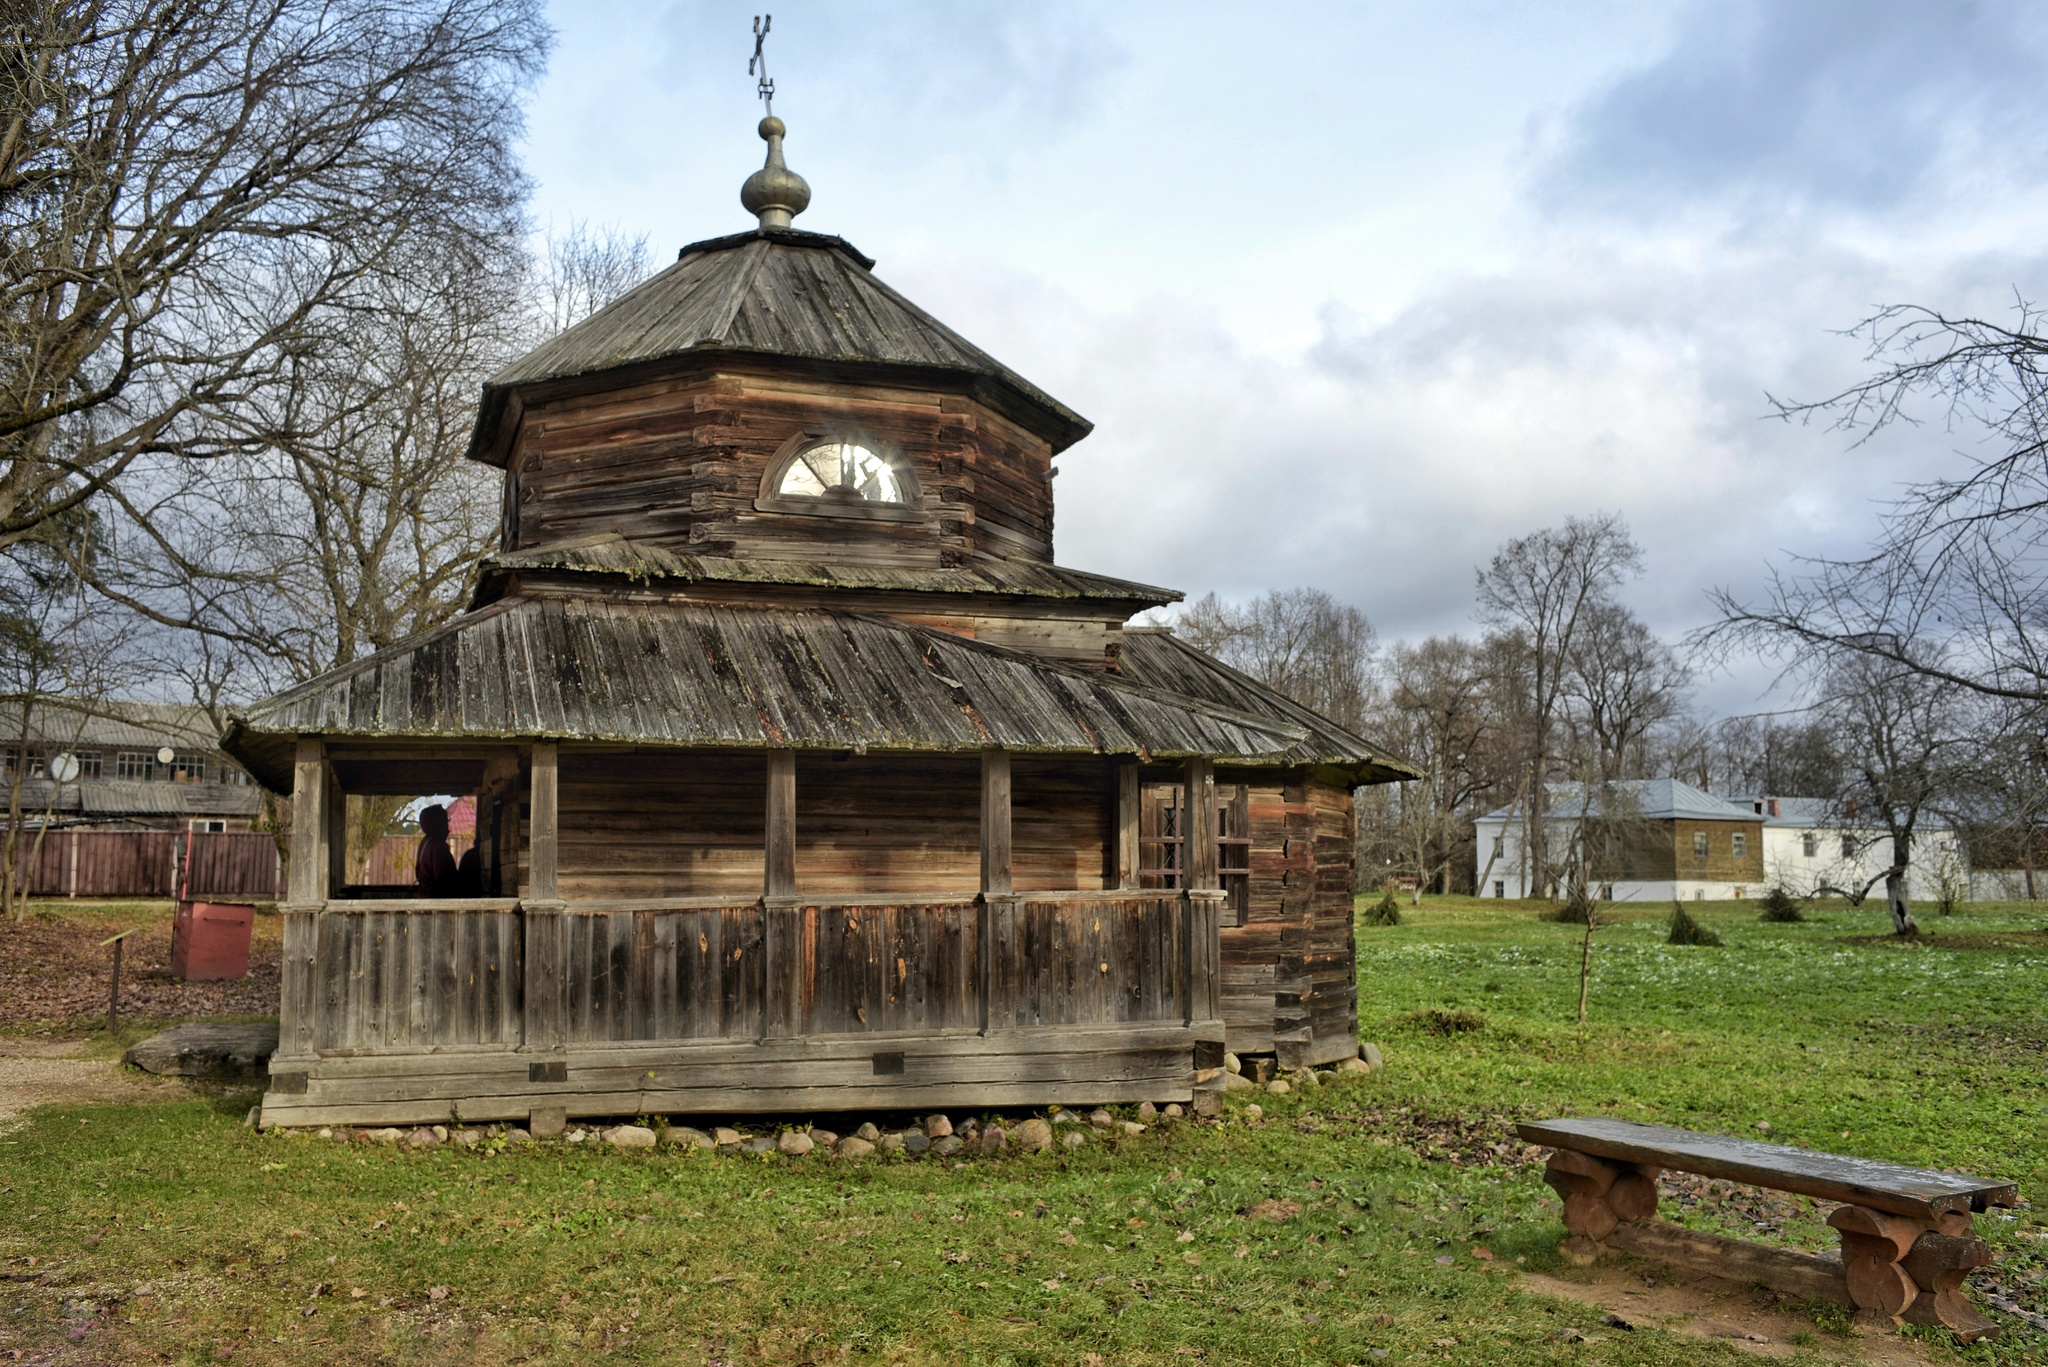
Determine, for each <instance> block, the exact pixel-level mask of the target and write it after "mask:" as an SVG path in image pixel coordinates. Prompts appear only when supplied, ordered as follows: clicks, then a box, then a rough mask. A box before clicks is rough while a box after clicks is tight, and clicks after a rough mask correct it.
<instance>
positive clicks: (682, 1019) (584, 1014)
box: [560, 903, 761, 1044]
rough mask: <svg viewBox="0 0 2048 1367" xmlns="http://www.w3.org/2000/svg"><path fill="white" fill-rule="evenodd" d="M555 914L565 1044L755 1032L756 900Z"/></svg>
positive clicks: (735, 1035)
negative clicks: (563, 980) (560, 942)
mask: <svg viewBox="0 0 2048 1367" xmlns="http://www.w3.org/2000/svg"><path fill="white" fill-rule="evenodd" d="M560 920H561V923H562V934H563V936H564V937H565V939H566V940H567V944H566V946H565V948H564V952H563V955H562V962H563V964H564V965H566V969H565V972H566V974H567V979H568V982H567V988H568V991H567V993H566V999H567V1015H568V1024H567V1028H566V1032H565V1039H566V1042H567V1043H569V1044H589V1043H596V1042H601V1041H606V1040H664V1039H745V1038H752V1037H754V1036H756V1035H758V1034H760V1032H761V975H760V972H759V967H760V954H761V910H760V907H759V906H758V905H755V904H752V903H749V904H746V905H734V906H729V907H706V908H697V909H692V910H688V911H631V912H579V913H572V914H570V915H566V916H563V917H561V918H560Z"/></svg>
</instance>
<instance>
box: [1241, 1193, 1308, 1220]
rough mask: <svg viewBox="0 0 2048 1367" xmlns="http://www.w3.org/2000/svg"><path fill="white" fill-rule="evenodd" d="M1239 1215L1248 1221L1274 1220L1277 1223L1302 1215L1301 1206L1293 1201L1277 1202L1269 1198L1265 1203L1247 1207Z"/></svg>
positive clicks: (1260, 1202)
mask: <svg viewBox="0 0 2048 1367" xmlns="http://www.w3.org/2000/svg"><path fill="white" fill-rule="evenodd" d="M1238 1214H1239V1215H1242V1216H1244V1217H1245V1218H1246V1219H1247V1220H1273V1221H1276V1222H1277V1221H1280V1220H1292V1219H1293V1218H1294V1217H1295V1216H1297V1215H1299V1214H1301V1206H1300V1205H1299V1204H1297V1203H1296V1202H1293V1201H1276V1200H1273V1199H1272V1198H1270V1197H1268V1198H1267V1199H1266V1200H1264V1201H1258V1202H1254V1203H1253V1204H1251V1205H1249V1206H1246V1207H1245V1208H1244V1209H1243V1210H1241V1211H1239V1212H1238Z"/></svg>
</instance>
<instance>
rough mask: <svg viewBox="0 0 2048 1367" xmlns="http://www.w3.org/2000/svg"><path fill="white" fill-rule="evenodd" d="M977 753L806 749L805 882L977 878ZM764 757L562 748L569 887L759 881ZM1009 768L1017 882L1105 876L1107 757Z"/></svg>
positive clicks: (810, 889) (671, 892) (743, 886)
mask: <svg viewBox="0 0 2048 1367" xmlns="http://www.w3.org/2000/svg"><path fill="white" fill-rule="evenodd" d="M980 763H981V762H980V760H979V759H978V758H975V757H972V756H930V757H919V758H906V757H899V756H860V755H851V754H848V755H843V756H831V755H810V754H805V755H800V756H799V757H798V759H797V777H796V832H797V855H796V874H797V889H798V891H799V892H800V893H801V894H804V895H813V894H816V895H828V894H843V895H854V894H859V895H863V896H873V895H886V894H890V893H963V894H972V893H974V892H975V891H977V890H978V889H979V887H980V880H981V827H980V811H981V795H980V794H981V789H980V782H981V779H980V773H981V769H980ZM764 764H765V760H764V759H763V757H762V755H761V753H760V752H758V751H753V752H747V753H739V754H713V753H704V752H698V753H684V754H678V753H677V752H675V751H666V752H664V751H619V752H602V751H576V750H568V751H564V752H563V755H562V784H561V799H560V801H561V806H560V817H559V820H560V829H561V835H560V840H561V852H560V859H561V885H562V895H563V896H564V897H565V898H567V899H569V900H570V901H580V900H607V899H611V900H616V899H633V898H639V899H651V898H672V897H728V896H730V897H750V896H754V895H757V894H759V892H760V891H761V878H762V850H763V844H764V841H765V840H766V832H765V829H764V826H763V815H762V814H763V811H764V803H765V801H766V787H765V783H766V780H765V778H764ZM1013 772H1014V778H1013V786H1014V792H1015V798H1014V803H1015V806H1014V809H1013V818H1012V841H1013V855H1012V858H1013V861H1014V863H1013V868H1014V876H1015V879H1016V883H1017V886H1018V887H1019V888H1020V889H1026V890H1029V889H1040V890H1055V891H1070V890H1076V889H1084V890H1092V889H1099V888H1103V887H1107V886H1109V885H1110V884H1111V882H1112V881H1113V879H1114V874H1113V872H1112V871H1111V870H1110V867H1109V864H1110V861H1111V859H1112V858H1113V857H1114V853H1115V850H1114V836H1113V832H1114V824H1115V819H1116V774H1115V770H1114V769H1113V767H1112V766H1111V765H1109V764H1108V763H1107V762H1104V761H1100V760H1094V759H1089V760H1078V761H1077V760H1052V759H1031V758H1024V757H1020V758H1018V759H1017V760H1016V761H1015V764H1014V771H1013ZM522 824H523V823H522ZM523 858H524V857H523V854H522V856H521V862H522V864H523ZM520 886H521V889H522V891H523V889H524V880H523V879H522V880H521V884H520ZM508 891H509V889H508Z"/></svg>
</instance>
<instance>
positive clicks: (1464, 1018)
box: [1404, 1006, 1486, 1036]
mask: <svg viewBox="0 0 2048 1367" xmlns="http://www.w3.org/2000/svg"><path fill="white" fill-rule="evenodd" d="M1404 1019H1405V1020H1407V1021H1408V1022H1409V1023H1410V1024H1411V1025H1414V1026H1417V1027H1418V1028H1420V1029H1422V1030H1426V1031H1428V1032H1429V1033H1430V1034H1432V1035H1445V1036H1449V1035H1463V1034H1468V1033H1470V1032H1471V1031H1474V1030H1484V1029H1485V1028H1486V1017H1484V1016H1482V1015H1480V1014H1479V1013H1478V1012H1477V1011H1473V1010H1471V1009H1470V1008H1468V1007H1463V1006H1432V1007H1430V1008H1429V1009H1428V1010H1425V1011H1411V1012H1410V1013H1409V1014H1408V1015H1407V1016H1406V1017H1404Z"/></svg>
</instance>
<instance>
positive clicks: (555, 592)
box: [225, 117, 1412, 1133]
mask: <svg viewBox="0 0 2048 1367" xmlns="http://www.w3.org/2000/svg"><path fill="white" fill-rule="evenodd" d="M760 131H761V136H762V137H763V138H764V139H765V140H766V141H767V144H768V156H767V164H766V165H765V166H764V167H763V169H762V170H761V171H758V172H756V173H755V174H754V175H753V176H752V177H751V178H750V179H749V180H748V181H747V183H746V186H745V188H744V190H743V192H742V202H743V203H744V204H745V205H746V207H747V208H748V209H749V210H750V211H751V212H753V213H754V214H756V215H757V217H758V220H759V226H758V227H756V228H755V229H753V230H752V231H749V232H743V233H738V234H735V235H733V236H729V237H721V238H714V239H712V240H709V241H704V242H698V243H695V244H693V245H691V246H689V247H685V248H684V249H683V250H682V253H681V255H680V257H679V259H678V260H677V261H676V263H675V264H674V265H672V266H670V267H669V268H668V269H667V270H665V271H663V272H661V273H660V274H658V275H656V276H655V277H653V278H652V279H650V280H648V281H646V282H645V283H644V284H642V285H640V286H639V287H637V288H635V289H634V290H632V291H631V292H629V293H628V294H626V295H624V296H623V297H621V298H620V299H618V300H617V301H615V302H614V303H612V304H610V305H609V306H607V307H605V308H604V309H601V310H600V311H598V312H597V313H596V314H594V315H592V316H591V317H590V318H589V319H587V320H585V321H584V322H582V323H581V324H579V325H577V326H576V327H573V328H571V329H569V330H568V331H566V332H564V333H562V334H561V335H560V336H558V337H556V338H555V339H553V340H552V341H550V342H548V343H547V344H545V345H543V346H541V347H540V348H538V349H537V350H535V351H534V352H532V353H531V354H530V355H528V356H526V357H525V358H523V359H522V360H519V361H517V362H516V363H514V364H513V365H511V366H509V367H508V368H507V369H506V370H504V371H503V372H502V373H500V374H499V375H497V376H496V377H494V378H493V380H492V381H491V382H490V384H489V385H488V386H486V388H485V391H484V395H483V400H482V405H481V409H480V412H479V414H478V417H477V423H476V430H475V436H474V439H473V443H472V446H471V450H470V455H471V458H472V459H475V460H478V461H482V462H485V463H487V464H489V465H493V466H496V467H498V468H500V469H502V471H503V472H504V486H503V487H504V503H503V532H502V535H503V544H502V549H501V550H500V551H499V552H498V553H496V554H494V555H492V556H490V557H489V558H488V559H487V560H486V561H485V562H484V563H483V565H482V566H481V573H480V580H479V587H478V589H477V593H476V598H475V601H474V603H473V604H472V605H471V607H470V609H469V610H468V611H467V612H465V613H463V614H462V615H461V616H459V617H458V618H456V619H454V620H453V621H450V622H448V623H446V624H444V625H442V626H440V627H438V628H435V629H433V630H431V631H427V632H425V633H422V634H421V635H419V636H416V637H413V638H412V639H410V640H407V641H405V642H403V643H401V644H399V645H397V646H394V647H392V648H390V649H388V650H385V651H382V652H380V653H378V654H376V655H373V656H371V657H368V658H366V659H363V660H360V661H357V662H355V663H352V664H350V665H347V666H344V667H342V668H340V669H337V670H334V671H332V672H330V673H328V674H326V675H323V676H321V677H319V678H316V679H313V680H311V681H309V682H307V683H305V684H302V685H300V686H298V687H295V688H293V689H290V690H288V691H286V692H284V693H281V694H278V695H276V696H274V697H272V698H269V699H267V700H265V701H263V702H261V703H259V704H257V705H255V706H253V707H251V708H249V709H247V710H246V711H245V712H243V713H241V714H240V715H238V716H237V717H236V718H235V719H234V721H233V723H232V725H231V727H230V729H229V733H228V736H227V739H226V741H225V745H226V748H227V749H228V750H229V751H230V753H232V754H233V755H234V756H235V757H236V758H237V759H238V760H240V761H241V762H243V763H244V764H245V765H247V766H248V768H249V769H250V771H251V772H252V773H254V774H255V775H256V776H257V777H258V779H259V780H260V781H261V782H263V783H264V784H265V785H266V786H268V787H270V788H272V789H273V790H275V791H279V792H289V793H290V794H291V795H292V802H293V825H292V836H291V849H290V861H289V863H290V874H289V878H290V891H289V896H288V898H287V901H286V902H285V904H284V905H283V906H282V912H283V915H284V917H285V962H284V980H283V992H282V1001H281V1008H280V1009H281V1020H280V1033H279V1043H278V1050H277V1054H276V1056H275V1057H274V1058H273V1059H272V1061H271V1065H270V1068H271V1072H270V1085H269V1090H268V1092H267V1093H266V1095H265V1098H264V1103H263V1120H264V1123H266V1124H286V1125H310V1124H330V1123H332V1124H373V1123H374V1124H401V1123H426V1122H435V1121H467V1122H481V1121H514V1122H523V1123H530V1124H532V1125H533V1126H534V1127H535V1129H536V1131H537V1132H539V1133H548V1132H551V1131H556V1130H559V1128H560V1127H561V1126H562V1125H563V1124H564V1123H565V1121H566V1120H567V1119H569V1118H573V1117H579V1116H613V1115H636V1114H650V1113H671V1114H687V1113H699V1114H702V1113H717V1114H732V1113H744V1112H756V1113H758V1112H787V1111H803V1112H812V1113H815V1112H821V1111H835V1110H851V1109H898V1110H908V1109H939V1108H948V1107H983V1106H988V1107H995V1106H1026V1105H1042V1104H1046V1103H1049V1102H1054V1101H1058V1102H1063V1103H1067V1104H1079V1103H1093V1102H1108V1101H1138V1100H1152V1101H1160V1102H1163V1101H1169V1100H1175V1101H1181V1102H1189V1101H1191V1100H1193V1099H1195V1098H1196V1096H1197V1093H1198V1092H1202V1093H1204V1094H1206V1093H1207V1092H1209V1091H1212V1090H1216V1089H1220V1087H1221V1085H1222V1078H1221V1076H1220V1065H1221V1062H1222V1053H1223V1049H1224V1045H1225V1041H1226V1038H1228V1040H1229V1041H1230V1043H1231V1045H1232V1046H1233V1047H1236V1048H1239V1049H1240V1050H1243V1051H1248V1052H1277V1053H1278V1054H1279V1056H1280V1062H1281V1063H1282V1064H1283V1065H1285V1066H1297V1065H1300V1064H1304V1063H1312V1062H1323V1061H1330V1060H1333V1059H1337V1058H1342V1057H1349V1056H1351V1055H1353V1054H1355V1053H1356V1050H1357V1038H1356V1019H1357V1008H1356V995H1355V993H1356V989H1355V976H1354V972H1353V961H1352V940H1351V887H1352V857H1353V856H1352V846H1353V815H1352V806H1351V797H1350V792H1351V789H1352V788H1353V787H1354V786H1356V785H1359V784H1364V783H1378V782H1387V781H1391V780H1395V779H1399V778H1405V777H1409V776H1411V774H1412V771H1411V770H1410V769H1409V768H1408V767H1407V766H1406V765H1404V764H1402V763H1401V762H1400V761H1398V760H1396V759H1394V758H1393V757H1391V756H1389V755H1387V754H1385V753H1384V752H1382V751H1380V750H1379V749H1377V748H1375V747H1374V746H1373V745H1371V744H1370V743H1368V742H1367V741H1365V740H1363V739H1361V738H1360V737H1358V736H1355V735H1352V734H1350V733H1348V732H1346V731H1344V730H1343V729H1342V728H1339V727H1337V726H1335V725H1333V724H1331V723H1330V722H1329V721H1327V720H1326V719H1324V718H1322V717H1319V716H1317V715H1316V714H1314V713H1312V712H1310V711H1309V710H1307V709H1306V708H1303V707H1301V706H1299V705H1298V704H1295V703H1293V702H1291V701H1289V700H1287V699H1286V698H1283V697H1281V696H1279V695H1278V694H1276V693H1273V692H1271V691H1270V690H1268V689H1265V688H1263V687H1261V686H1260V685H1258V684H1257V683H1255V682H1253V681H1252V680H1250V679H1248V678H1246V677H1245V676H1243V675H1241V674H1238V673H1237V672H1235V671H1233V670H1231V669H1229V668H1227V667H1226V666H1224V665H1222V664H1221V663H1219V662H1217V661H1215V660H1213V659H1210V658H1208V657H1207V656H1204V655H1202V654H1201V653H1199V652H1197V651H1195V650H1193V649H1191V648H1190V647H1188V646H1187V645H1186V644H1185V643H1184V642H1182V641H1180V640H1178V639H1176V638H1175V637H1173V636H1172V635H1171V634H1170V633H1167V632H1163V631H1158V630H1136V629H1127V627H1126V625H1125V624H1126V623H1127V622H1128V621H1129V619H1130V618H1131V617H1133V616H1134V615H1135V614H1138V613H1140V612H1143V611H1145V610H1146V609H1149V608H1153V607H1157V606H1160V605H1162V604H1166V603H1169V602H1172V601H1175V600H1176V599H1178V598H1179V596H1180V595H1178V594H1177V593H1174V592H1171V591H1169V590H1164V589H1156V588H1150V587H1147V586H1145V585H1142V584H1135V583H1129V582H1126V581H1123V580H1117V579H1110V578H1106V577H1104V576H1101V575H1095V574H1089V573H1086V572H1083V571H1079V570H1073V569H1068V568H1064V567H1062V566H1059V565H1057V564H1055V563H1054V560H1053V500H1052V475H1053V470H1052V461H1053V458H1054V457H1055V456H1057V455H1058V454H1059V453H1060V452H1061V451H1063V450H1065V449H1066V448H1067V447H1068V446H1070V445H1072V444H1073V443H1074V442H1076V441H1078V440H1080V439H1081V438H1082V437H1084V436H1085V435H1087V433H1088V431H1089V424H1088V423H1087V422H1086V421H1085V420H1083V419H1082V418H1081V417H1080V416H1079V415H1077V414H1076V413H1074V412H1073V411H1072V410H1070V409H1068V408H1067V407H1066V406H1064V405H1063V404H1061V403H1060V402H1058V401H1057V400H1056V399H1053V398H1052V397H1051V396H1049V395H1047V394H1045V393H1044V392H1043V391H1041V390H1039V389H1038V388H1036V387H1035V386H1033V385H1032V384H1031V383H1030V382H1028V381H1027V380H1025V379H1023V378H1022V377H1021V376H1019V375H1017V374H1016V373H1015V372H1013V371H1011V370H1009V369H1007V368H1006V367H1004V366H1003V365H1001V364H1000V363H998V362H997V361H995V360H994V359H993V358H992V357H990V356H989V355H988V354H987V353H985V352H983V351H981V350H980V349H978V348H977V347H975V346H974V345H973V344H971V343H970V342H968V341H966V340H965V339H964V338H962V337H961V336H960V335H959V334H957V333H955V332H954V331H952V330H951V329H950V328H948V327H946V326H945V325H944V324H942V323H940V322H938V321H937V320H936V319H934V318H932V317H931V316H930V315H928V314H926V313H925V312H923V311H922V310H920V309H919V308H917V307H916V306H915V305H914V304H912V303H911V302H910V301H908V300H907V299H905V298H904V297H903V296H901V295H900V294H898V293H896V292H895V291H894V290H892V289H890V288H889V287H888V286H887V285H885V284H883V283H882V282H881V281H880V280H878V279H876V278H875V276H874V275H873V273H872V267H873V265H874V263H873V262H872V261H870V260H869V259H868V258H867V257H865V256H863V255H862V254H861V253H860V252H858V251H856V250H855V249H854V248H853V247H852V246H851V245H850V244H848V243H847V242H845V241H842V240H841V239H839V238H837V237H832V236H827V235H824V234H819V233H811V232H805V231H801V230H798V229H795V228H793V227H791V226H790V223H791V219H792V217H793V215H795V214H796V213H798V212H801V211H802V210H803V208H804V207H805V206H806V204H807V203H808V200H809V197H810V191H809V188H808V187H807V186H806V185H805V184H804V182H803V181H802V180H801V179H800V178H799V177H797V176H796V175H795V174H794V173H793V172H791V171H789V169H788V168H787V167H786V166H785V165H784V162H783V155H782V139H783V135H784V129H783V125H782V123H781V121H780V120H777V119H775V118H773V117H770V118H767V119H764V120H763V121H762V123H761V128H760ZM418 793H453V794H463V795H472V796H474V797H475V799H476V803H477V812H478V825H477V850H478V854H479V863H478V877H479V880H480V886H479V887H478V888H477V889H476V895H474V896H465V897H459V898H429V897H425V896H423V895H421V894H420V892H419V891H418V890H415V889H410V888H393V887H364V886H360V885H355V884H351V883H350V882H349V881H348V879H347V877H346V874H347V872H348V871H347V870H345V869H344V868H343V859H342V848H343V838H342V834H341V832H342V818H343V813H344V811H345V805H346V799H347V797H348V795H350V794H384V795H390V794H418Z"/></svg>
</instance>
